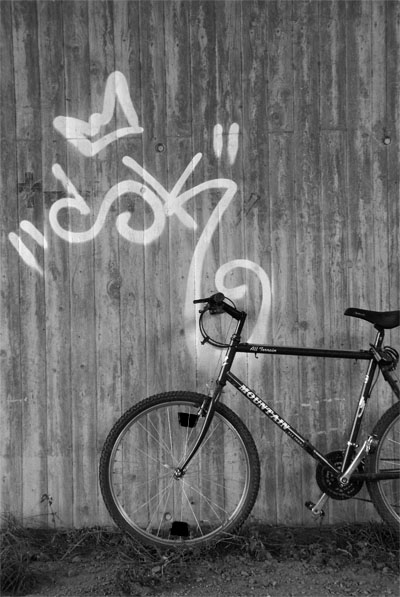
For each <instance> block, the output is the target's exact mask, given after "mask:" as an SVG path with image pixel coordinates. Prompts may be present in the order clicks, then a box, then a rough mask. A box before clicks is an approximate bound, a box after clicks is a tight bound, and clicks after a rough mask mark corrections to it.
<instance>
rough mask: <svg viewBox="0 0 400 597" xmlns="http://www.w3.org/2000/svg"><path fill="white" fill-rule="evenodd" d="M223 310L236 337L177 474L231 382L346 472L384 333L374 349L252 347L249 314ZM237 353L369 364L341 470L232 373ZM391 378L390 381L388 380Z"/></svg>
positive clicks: (294, 435)
mask: <svg viewBox="0 0 400 597" xmlns="http://www.w3.org/2000/svg"><path fill="white" fill-rule="evenodd" d="M224 310H225V311H226V312H227V313H229V314H230V315H231V316H232V317H233V318H234V319H236V321H237V322H238V323H237V326H236V330H235V332H234V334H233V335H232V338H231V341H230V343H229V346H228V349H227V351H226V355H225V359H224V361H223V364H222V366H221V370H220V372H219V376H218V378H217V381H216V386H215V390H214V393H213V396H212V397H210V398H209V400H208V402H207V403H206V404H204V405H203V407H202V411H203V414H205V421H204V424H203V428H202V430H201V432H200V434H199V436H198V438H197V441H196V443H195V446H194V447H193V449H192V451H191V453H190V454H189V455H188V456H187V458H186V460H185V462H184V463H183V464H182V466H181V467H180V468H179V469H178V470H177V472H176V474H177V476H179V475H180V474H184V471H185V469H186V467H187V465H188V464H189V462H190V460H191V459H192V458H193V456H194V454H195V453H196V452H197V450H198V448H199V446H200V444H201V443H202V441H203V439H204V437H205V435H206V433H207V431H208V428H209V425H210V422H211V419H212V416H213V412H214V405H215V403H216V402H217V401H218V400H219V398H220V396H221V393H222V390H223V388H224V386H225V385H226V383H227V382H228V383H230V384H231V385H233V387H235V388H236V389H237V390H239V392H241V394H243V396H245V397H246V398H247V399H248V400H249V401H250V402H251V403H252V404H254V405H255V406H256V407H257V408H258V409H259V410H260V411H261V412H262V413H263V414H264V415H266V417H268V418H269V419H270V420H271V421H272V422H273V423H275V425H277V426H278V427H279V428H280V429H281V430H282V431H283V432H284V433H286V435H287V436H289V437H290V438H291V439H292V440H293V441H295V442H296V443H297V444H298V445H299V446H300V447H301V448H302V449H303V450H305V451H306V452H307V453H308V454H310V455H311V456H312V457H313V458H314V459H315V460H317V461H318V462H320V463H321V464H323V465H324V466H326V467H328V468H329V469H330V470H331V471H332V472H333V473H335V474H336V475H340V474H342V473H343V472H344V471H346V470H347V469H348V467H349V466H350V463H351V462H352V460H353V456H354V455H355V451H356V448H357V447H358V444H357V438H358V434H359V430H360V427H361V423H362V419H363V415H364V411H365V407H366V404H367V402H368V400H369V398H370V395H371V390H372V384H373V381H374V377H375V373H376V369H377V367H378V366H379V363H378V360H377V359H376V358H375V352H374V349H380V348H381V346H382V343H383V339H384V331H383V330H381V329H378V331H377V334H376V338H375V342H374V344H373V345H371V350H368V351H366V350H359V351H354V350H335V349H320V348H300V347H284V346H275V345H267V344H249V343H246V342H240V336H241V332H242V329H243V325H244V322H245V320H246V313H244V312H240V311H237V310H236V309H235V308H233V307H231V306H230V305H226V304H224ZM237 353H251V354H255V355H257V354H264V355H267V354H268V355H293V356H301V357H321V358H328V359H329V358H330V359H351V360H363V361H368V368H367V372H366V376H365V379H364V382H363V385H362V389H361V393H360V398H359V401H358V405H357V409H356V411H355V414H354V418H353V424H352V429H351V432H350V436H349V439H348V442H347V446H346V451H345V455H344V458H343V463H342V467H341V470H340V471H338V470H337V469H336V468H335V467H334V466H333V465H332V464H331V463H330V462H329V461H328V460H327V459H326V458H325V457H324V455H323V454H321V452H320V451H319V450H318V449H317V448H316V447H315V446H314V445H313V444H312V443H311V442H310V441H309V440H308V439H306V438H305V437H303V436H302V435H301V433H299V432H298V431H297V430H296V429H295V428H294V427H292V426H291V425H290V424H289V423H288V422H287V421H286V420H285V419H284V418H283V417H281V416H280V415H279V414H278V413H277V412H276V411H275V410H274V409H273V408H272V407H271V406H270V405H269V404H267V403H266V402H265V401H264V400H263V399H262V398H260V396H258V395H257V393H256V392H254V390H252V389H251V388H249V387H248V386H247V384H245V383H244V382H243V381H242V380H240V379H239V378H238V377H236V375H234V373H232V371H231V366H232V363H233V360H234V358H235V355H236V354H237ZM384 376H385V379H386V380H387V381H388V382H389V383H390V385H391V386H392V387H393V385H394V381H393V380H392V379H391V378H390V375H387V374H384ZM388 377H389V378H390V379H388ZM393 390H394V391H395V393H396V395H398V388H394V387H393ZM353 476H354V478H358V479H363V480H366V479H369V478H370V479H372V478H373V479H374V480H379V479H388V478H392V476H393V475H392V473H391V472H387V473H386V472H382V473H376V474H373V475H371V474H367V473H360V472H354V473H353Z"/></svg>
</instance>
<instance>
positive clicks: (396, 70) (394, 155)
mask: <svg viewBox="0 0 400 597" xmlns="http://www.w3.org/2000/svg"><path fill="white" fill-rule="evenodd" d="M385 7H386V23H387V28H386V35H387V41H386V47H387V54H386V56H387V59H386V60H387V66H386V69H387V70H386V73H387V79H386V93H387V103H386V105H387V135H388V137H389V138H390V145H389V146H388V174H387V185H388V237H387V241H386V242H387V244H388V265H389V268H388V279H389V283H388V285H389V297H388V300H389V309H398V308H399V307H398V306H399V305H400V266H399V258H400V185H399V177H398V165H399V163H400V6H399V4H398V2H394V1H390V2H387V3H386V5H385ZM389 340H390V342H391V343H392V344H393V346H400V328H396V329H395V330H392V332H391V333H390V335H389Z"/></svg>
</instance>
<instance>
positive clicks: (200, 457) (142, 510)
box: [99, 392, 260, 549]
mask: <svg viewBox="0 0 400 597" xmlns="http://www.w3.org/2000/svg"><path fill="white" fill-rule="evenodd" d="M204 400H206V396H203V395H201V394H196V393H193V392H167V393H164V394H158V395H156V396H152V397H150V398H147V399H145V400H143V401H142V402H140V403H138V404H137V405H135V406H133V407H132V408H130V409H129V410H128V411H127V412H126V413H125V414H124V415H122V417H121V418H120V419H119V420H118V421H117V422H116V424H115V425H114V427H113V428H112V430H111V431H110V433H109V435H108V437H107V439H106V441H105V444H104V447H103V451H102V454H101V459H100V469H99V473H100V487H101V491H102V495H103V499H104V502H105V504H106V507H107V509H108V511H109V513H110V515H111V516H112V518H113V519H114V521H115V522H116V524H117V525H118V526H119V527H120V528H121V529H122V530H124V531H126V532H128V533H129V534H130V535H131V536H133V537H135V538H136V539H138V540H139V541H141V542H142V543H144V544H147V545H153V546H157V547H159V548H162V549H165V548H168V547H178V546H180V545H187V546H200V545H206V544H209V543H212V542H214V541H216V540H218V539H220V538H221V537H223V536H226V535H228V534H230V533H233V532H234V531H236V530H237V529H238V528H239V527H240V526H241V524H242V523H243V522H244V521H245V519H246V518H247V516H248V515H249V513H250V511H251V509H252V507H253V505H254V502H255V500H256V497H257V493H258V488H259V482H260V464H259V458H258V454H257V449H256V446H255V444H254V441H253V439H252V437H251V435H250V432H249V431H248V429H247V427H246V426H245V425H244V423H243V422H242V421H241V420H240V419H239V417H238V416H237V415H236V414H235V413H233V411H232V410H231V409H229V408H228V407H227V406H226V405H224V404H221V403H217V405H216V408H215V413H214V415H213V419H212V422H211V426H210V428H209V430H208V432H207V435H206V437H205V439H204V440H203V443H202V444H201V446H200V448H199V450H198V451H197V453H196V454H195V456H194V457H193V459H192V460H191V462H190V463H189V465H188V467H187V469H186V471H185V472H184V474H183V475H182V476H178V475H175V471H176V470H177V469H179V467H180V464H181V463H183V462H184V460H185V458H186V456H187V454H188V453H189V452H190V450H191V448H192V446H193V445H194V443H195V442H196V439H197V437H198V435H199V433H200V431H201V429H202V427H203V421H204V418H203V417H202V416H199V411H200V407H201V405H202V404H203V402H204Z"/></svg>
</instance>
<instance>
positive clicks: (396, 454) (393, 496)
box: [375, 415, 400, 525]
mask: <svg viewBox="0 0 400 597" xmlns="http://www.w3.org/2000/svg"><path fill="white" fill-rule="evenodd" d="M375 458H376V463H375V470H376V472H382V471H385V470H388V469H390V470H393V469H394V470H398V471H399V470H400V415H398V416H397V417H396V418H395V419H394V420H393V421H392V422H391V423H390V424H389V425H388V427H387V429H386V430H385V431H384V433H383V435H382V438H381V441H380V442H379V446H378V448H377V452H376V456H375ZM377 490H378V492H379V495H380V498H381V500H382V502H383V505H384V507H385V508H386V510H387V511H388V512H389V513H390V515H391V516H392V518H393V519H394V520H395V521H397V524H398V525H399V524H400V480H399V479H398V478H397V479H393V480H385V481H378V482H377Z"/></svg>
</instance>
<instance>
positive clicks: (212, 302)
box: [193, 292, 246, 321]
mask: <svg viewBox="0 0 400 597" xmlns="http://www.w3.org/2000/svg"><path fill="white" fill-rule="evenodd" d="M225 298H226V297H225V295H224V294H222V292H217V293H215V294H212V295H211V296H209V297H207V298H201V299H196V300H194V301H193V303H195V304H196V303H207V306H206V307H205V308H204V309H203V310H202V311H201V312H202V313H203V312H205V311H210V314H211V315H216V314H218V313H228V315H230V316H231V317H233V318H234V319H237V320H238V321H239V320H241V319H243V317H244V318H245V317H246V314H245V313H242V312H241V311H238V309H236V307H235V306H232V305H228V304H227V303H226V302H225ZM228 300H229V299H228Z"/></svg>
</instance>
